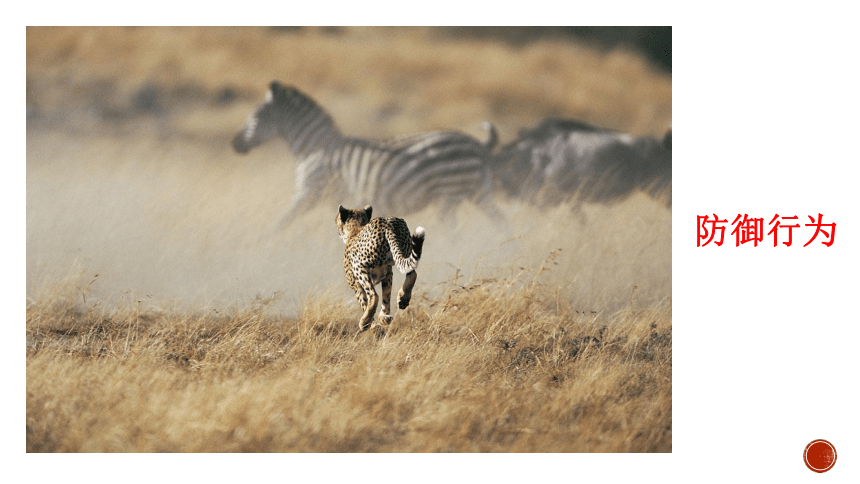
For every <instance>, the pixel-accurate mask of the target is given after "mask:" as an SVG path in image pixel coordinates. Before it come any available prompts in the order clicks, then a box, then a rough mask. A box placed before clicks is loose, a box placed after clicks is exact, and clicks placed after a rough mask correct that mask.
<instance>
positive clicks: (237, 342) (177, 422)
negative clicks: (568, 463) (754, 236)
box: [27, 274, 672, 452]
mask: <svg viewBox="0 0 860 484" xmlns="http://www.w3.org/2000/svg"><path fill="white" fill-rule="evenodd" d="M539 280H540V277H539V276H537V275H535V274H523V275H522V276H521V278H520V280H499V281H495V282H482V281H478V282H476V283H474V284H468V285H466V286H460V285H458V284H454V283H451V284H449V285H448V287H447V288H446V289H445V291H444V294H443V296H442V297H440V298H438V299H429V298H426V297H424V298H419V299H418V300H416V301H415V303H414V304H413V306H412V307H411V308H409V309H408V310H407V311H406V312H401V313H400V315H399V316H398V317H397V318H396V319H395V323H394V325H393V326H392V327H391V328H390V329H389V331H388V332H387V334H384V335H381V334H379V333H375V332H373V331H370V332H365V333H360V334H356V326H357V325H356V320H357V311H356V310H355V308H354V307H351V308H347V307H345V306H343V305H342V304H338V303H337V302H335V301H331V300H326V299H314V300H309V301H306V303H305V305H304V307H303V309H302V312H301V315H300V316H299V317H298V318H295V319H281V318H273V317H269V316H266V315H265V311H264V310H263V308H260V307H258V308H253V307H249V308H245V309H242V310H238V311H235V312H232V314H220V313H216V312H214V311H210V312H208V313H197V314H195V313H167V314H147V313H145V312H142V311H141V310H140V306H139V304H132V305H130V306H128V307H125V308H120V309H115V310H110V311H103V310H101V309H100V308H99V307H98V305H97V304H96V305H93V306H92V307H90V308H89V310H87V311H84V310H83V308H82V307H80V306H79V305H75V304H71V305H67V304H62V303H60V304H54V305H33V306H31V307H30V308H28V310H27V342H28V343H27V450H28V451H35V452H41V451H59V452H79V451H93V452H154V451H173V452H179V451H181V452H221V451H250V452H297V451H298V452H353V451H359V452H425V451H454V452H495V451H514V452H582V451H596V452H669V451H671V448H672V447H671V445H672V444H671V443H672V431H671V429H672V383H671V382H672V363H671V354H672V351H671V350H672V336H671V334H672V332H671V309H670V307H669V305H668V304H664V305H658V306H653V307H649V308H635V307H633V306H628V307H626V308H624V309H622V310H620V311H618V312H616V313H614V314H607V315H601V314H592V312H590V311H579V310H577V309H574V308H573V307H571V306H570V305H568V304H566V303H565V302H564V301H563V299H560V298H558V294H556V293H554V291H553V290H552V288H547V287H543V285H542V284H540V282H539ZM78 289H80V290H85V288H78Z"/></svg>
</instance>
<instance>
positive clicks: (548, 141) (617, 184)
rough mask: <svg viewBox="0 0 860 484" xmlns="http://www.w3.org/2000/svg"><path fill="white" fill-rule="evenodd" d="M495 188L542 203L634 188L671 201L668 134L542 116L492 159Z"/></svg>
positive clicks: (612, 196)
mask: <svg viewBox="0 0 860 484" xmlns="http://www.w3.org/2000/svg"><path fill="white" fill-rule="evenodd" d="M493 160H494V163H493V164H494V167H495V169H496V170H497V172H496V175H497V177H498V180H499V184H500V188H501V189H502V190H503V191H504V192H506V193H507V194H508V195H510V196H515V197H522V198H525V199H527V200H530V201H532V202H536V203H538V204H541V205H551V204H552V205H554V204H559V203H562V202H564V201H567V200H570V199H577V200H579V201H587V202H599V203H608V202H612V201H615V200H621V199H623V198H625V197H627V196H628V195H630V194H632V193H633V191H634V190H637V189H638V190H642V191H644V192H646V193H648V194H649V195H650V196H652V197H653V198H656V199H660V200H665V201H666V204H667V206H671V203H672V132H671V131H669V132H668V133H667V134H666V136H665V137H664V138H663V139H662V140H658V139H656V138H650V137H637V136H632V135H629V134H624V133H618V132H615V131H610V130H605V129H601V128H596V127H594V126H590V125H587V124H585V123H581V122H578V121H572V120H563V119H547V120H544V121H543V122H541V123H539V124H538V125H537V126H535V127H534V128H532V129H529V130H522V131H520V134H519V137H518V138H517V139H516V140H514V141H513V142H511V143H510V144H508V145H506V146H503V147H502V148H501V149H500V150H499V152H498V154H496V155H495V156H494V157H493Z"/></svg>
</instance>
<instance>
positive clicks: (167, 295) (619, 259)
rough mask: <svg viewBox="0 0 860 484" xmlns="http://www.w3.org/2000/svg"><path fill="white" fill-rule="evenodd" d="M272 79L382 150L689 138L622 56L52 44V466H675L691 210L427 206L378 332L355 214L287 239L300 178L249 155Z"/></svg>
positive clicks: (38, 79) (41, 99)
mask: <svg viewBox="0 0 860 484" xmlns="http://www.w3.org/2000/svg"><path fill="white" fill-rule="evenodd" d="M272 79H279V80H281V81H283V82H285V83H288V84H293V85H295V86H297V87H299V88H300V89H302V90H303V91H305V92H307V93H309V94H310V95H312V96H313V97H314V98H315V99H317V101H319V102H320V103H321V104H322V105H323V106H324V107H326V109H327V110H328V111H329V113H331V114H332V116H333V117H334V119H335V121H336V122H337V123H338V125H339V127H340V128H341V130H342V131H344V132H346V133H349V134H352V135H358V136H366V137H388V136H396V135H400V134H408V133H414V132H418V131H427V130H432V129H458V130H461V131H464V132H467V133H469V134H472V135H474V136H476V137H481V138H483V133H482V132H481V129H480V122H481V121H484V120H489V121H492V122H493V123H494V124H495V125H496V126H497V127H498V128H499V134H500V136H501V142H502V143H506V142H508V141H510V140H511V139H513V138H514V137H515V136H516V133H517V130H518V129H520V128H525V127H530V126H533V125H534V124H535V123H537V122H538V121H540V120H542V119H544V118H546V117H549V116H562V117H567V118H573V119H579V120H583V121H587V122H590V123H593V124H596V125H600V126H604V127H609V128H613V129H618V130H622V131H626V132H630V133H634V134H637V135H652V136H661V135H662V134H663V133H664V132H665V130H666V128H668V127H669V126H670V125H671V121H672V120H671V110H672V98H671V91H672V83H671V76H669V75H668V74H666V73H663V72H661V71H659V70H657V69H655V68H653V67H651V66H650V65H649V64H648V62H646V61H645V60H644V59H643V58H642V57H641V56H639V55H638V54H637V53H636V52H634V51H632V50H629V49H625V48H621V47H619V48H615V49H612V50H601V49H598V48H596V47H595V46H591V45H588V44H585V43H577V42H572V41H570V40H565V39H545V40H535V41H532V42H528V43H525V44H522V45H513V44H509V43H505V42H502V41H499V40H498V39H493V38H467V37H459V36H452V35H447V34H444V33H439V32H438V31H436V30H434V29H386V28H374V29H370V28H368V29H364V28H347V29H337V30H333V29H304V30H300V31H291V30H278V29H266V28H224V29H222V28H217V29H216V28H211V29H210V28H190V29H188V28H159V29H149V28H28V29H27V281H26V285H27V302H26V304H27V310H26V314H27V316H26V319H27V320H26V368H27V375H26V379H27V397H26V408H27V414H26V432H27V437H26V446H27V451H30V452H155V451H175V452H221V451H227V452H229V451H249V452H263V451H271V452H371V451H376V452H435V451H453V452H671V450H672V329H671V328H672V310H671V307H672V306H671V305H672V301H671V292H672V278H671V271H672V259H671V228H672V227H671V219H672V217H671V210H670V209H669V208H667V207H666V206H665V205H664V204H663V203H661V202H660V201H655V200H652V199H650V198H648V197H647V196H645V195H643V194H634V195H632V196H631V197H630V198H628V199H626V200H624V201H621V202H619V203H616V204H612V205H605V206H604V205H582V206H576V207H575V206H573V205H572V204H566V205H561V206H557V207H548V208H538V207H534V206H532V205H529V204H528V203H524V202H522V201H520V200H516V199H508V198H503V197H498V198H497V199H496V203H497V204H498V206H499V207H500V208H501V210H502V211H503V213H504V215H505V218H506V221H505V222H497V221H492V220H490V219H488V218H487V217H486V216H484V214H483V213H482V212H481V211H480V210H478V209H477V208H476V207H474V206H473V205H471V204H464V205H462V206H461V207H460V208H459V209H458V210H457V211H456V213H442V212H441V211H440V210H439V209H438V208H437V207H436V206H432V205H431V206H428V207H427V208H425V209H423V210H422V211H420V212H418V213H414V214H409V215H408V216H406V217H405V218H406V220H407V222H408V223H409V225H410V228H413V229H414V227H416V226H417V225H423V226H424V227H426V229H427V242H426V244H425V246H424V256H423V257H422V260H421V264H420V266H419V268H418V274H419V275H418V283H417V285H416V288H415V297H414V299H413V303H412V305H411V306H410V307H409V308H408V309H407V310H404V311H399V312H398V313H396V316H395V319H394V322H393V324H392V326H391V327H390V328H389V329H388V331H387V332H385V333H384V334H381V333H379V332H374V331H370V332H365V333H360V334H358V333H357V326H358V325H357V321H358V317H359V315H360V310H359V308H358V306H357V304H356V302H355V301H354V297H353V295H352V293H351V290H350V289H349V287H348V286H347V285H346V282H345V280H344V278H343V273H342V268H341V257H342V251H343V244H342V242H341V241H340V239H339V238H338V237H337V233H336V230H335V223H334V217H335V213H336V207H327V206H318V207H316V208H315V209H313V210H310V211H308V212H307V213H306V214H304V215H302V216H300V217H299V218H297V219H296V220H294V221H293V222H292V223H291V225H290V227H289V229H288V230H287V231H286V232H280V233H279V232H275V231H273V230H272V224H273V222H274V221H275V220H277V218H278V217H279V216H280V215H281V213H282V210H283V208H284V207H285V205H286V203H287V202H288V201H289V199H290V197H291V196H292V193H293V191H294V187H293V181H294V177H295V167H296V163H295V160H294V159H293V158H292V157H291V156H290V155H289V153H288V151H287V150H286V148H285V146H284V145H283V143H282V142H280V141H272V142H270V143H269V144H267V145H264V146H263V147H261V148H259V149H258V150H257V151H255V152H253V153H251V154H249V155H245V156H240V155H238V154H236V153H234V152H232V150H231V148H230V139H231V138H232V136H233V134H234V133H235V130H237V129H238V128H239V127H240V126H241V124H242V123H243V121H244V119H245V117H246V116H247V115H248V113H250V112H251V110H252V109H253V108H254V106H255V104H256V103H257V102H259V101H260V100H261V99H262V97H263V94H264V92H265V89H266V86H267V84H268V83H269V81H271V80H272ZM367 203H370V204H372V203H373V201H372V200H370V201H368V202H367ZM375 215H399V214H375ZM401 282H402V275H400V274H395V280H394V283H395V285H399V284H400V283H401Z"/></svg>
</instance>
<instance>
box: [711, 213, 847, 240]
mask: <svg viewBox="0 0 860 484" xmlns="http://www.w3.org/2000/svg"><path fill="white" fill-rule="evenodd" d="M713 216H714V218H713V219H711V216H710V215H697V216H696V247H704V246H706V245H708V244H711V243H713V244H714V245H717V246H721V245H723V242H725V235H726V224H727V223H728V219H727V218H724V219H720V217H718V216H717V214H716V213H714V214H713ZM807 218H809V222H810V223H808V224H803V225H804V226H805V227H812V228H809V229H806V230H805V232H810V233H812V236H811V237H810V238H809V240H808V241H807V242H806V243H805V244H803V247H806V246H807V245H809V244H811V243H812V242H813V241H815V240H819V238H820V240H821V243H822V244H824V245H825V246H827V247H830V246H831V245H833V242H834V241H835V240H836V222H833V223H823V222H822V220H823V215H821V214H820V213H819V214H818V218H817V219H816V218H814V217H813V216H812V215H807ZM799 222H800V218H799V217H798V216H797V215H789V216H781V215H779V214H774V216H773V218H772V219H770V222H768V224H767V225H768V227H770V230H769V231H768V232H767V233H766V234H765V232H764V218H756V217H750V216H749V215H748V214H742V215H741V214H738V216H737V217H735V219H734V220H733V221H732V223H731V224H730V225H731V226H732V227H734V229H733V230H732V231H731V232H729V235H733V236H734V238H735V247H740V246H741V245H742V244H747V243H752V244H753V246H755V247H758V244H759V243H763V242H764V238H765V236H766V235H767V236H773V246H774V247H776V246H777V245H779V244H780V243H781V244H783V245H785V246H786V247H791V245H792V243H793V236H794V235H795V234H796V232H794V229H799V228H800V227H801V225H800V223H799Z"/></svg>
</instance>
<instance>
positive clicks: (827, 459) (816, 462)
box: [803, 439, 836, 472]
mask: <svg viewBox="0 0 860 484" xmlns="http://www.w3.org/2000/svg"><path fill="white" fill-rule="evenodd" d="M803 462H805V463H806V467H809V470H811V471H813V472H827V471H829V470H830V469H831V468H833V464H836V447H833V444H831V443H830V442H828V441H826V440H824V439H818V440H813V441H812V442H810V443H809V445H807V446H806V449H804V450H803Z"/></svg>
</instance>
